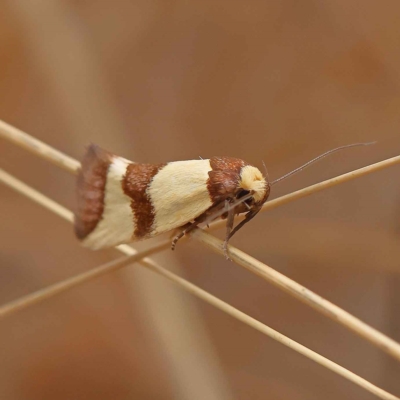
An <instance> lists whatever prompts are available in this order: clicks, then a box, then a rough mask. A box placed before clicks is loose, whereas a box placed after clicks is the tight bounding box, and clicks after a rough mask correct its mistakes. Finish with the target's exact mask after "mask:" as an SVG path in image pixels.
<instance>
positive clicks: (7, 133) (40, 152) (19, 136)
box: [0, 120, 80, 173]
mask: <svg viewBox="0 0 400 400" xmlns="http://www.w3.org/2000/svg"><path fill="white" fill-rule="evenodd" d="M0 137H2V138H4V139H7V140H8V141H10V142H12V143H14V144H16V145H17V146H19V147H22V148H23V149H25V150H27V151H29V152H31V153H33V154H35V155H37V156H39V157H42V158H44V159H45V160H46V161H49V162H51V163H53V164H54V165H57V167H60V168H63V169H65V170H66V171H68V172H73V173H76V172H77V171H78V169H79V167H80V163H79V161H77V160H75V159H73V158H72V157H69V156H67V155H66V154H64V153H62V152H61V151H58V150H56V149H55V148H53V147H51V146H49V145H48V144H46V143H43V142H42V141H40V140H38V139H35V138H34V137H33V136H31V135H28V134H27V133H25V132H23V131H21V130H20V129H18V128H15V127H14V126H12V125H10V124H7V123H6V122H4V121H2V120H0Z"/></svg>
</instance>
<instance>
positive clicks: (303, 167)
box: [270, 142, 376, 186]
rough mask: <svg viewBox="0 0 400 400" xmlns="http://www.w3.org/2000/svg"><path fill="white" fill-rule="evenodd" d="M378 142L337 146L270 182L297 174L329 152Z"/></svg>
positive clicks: (276, 181) (273, 183) (273, 182)
mask: <svg viewBox="0 0 400 400" xmlns="http://www.w3.org/2000/svg"><path fill="white" fill-rule="evenodd" d="M375 143H376V142H368V143H353V144H347V145H346V146H340V147H336V149H332V150H329V151H327V152H325V153H323V154H321V155H319V156H318V157H315V158H313V159H312V160H310V161H308V162H306V163H305V164H303V165H302V166H300V167H298V168H296V169H294V170H293V171H290V172H288V173H287V174H285V175H283V176H281V177H280V178H278V179H275V180H274V181H272V182H271V183H270V185H271V186H272V185H275V183H278V182H280V181H283V180H284V179H286V178H289V176H292V175H294V174H296V173H297V172H300V171H302V170H303V169H305V168H307V167H308V166H309V165H311V164H314V163H315V162H317V161H319V160H321V159H322V158H324V157H326V156H328V155H329V154H332V153H335V152H337V151H340V150H343V149H348V148H349V147H357V146H369V145H371V144H375Z"/></svg>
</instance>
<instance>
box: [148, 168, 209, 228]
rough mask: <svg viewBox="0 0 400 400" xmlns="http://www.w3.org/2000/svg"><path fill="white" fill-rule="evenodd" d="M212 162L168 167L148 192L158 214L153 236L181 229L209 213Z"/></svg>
mask: <svg viewBox="0 0 400 400" xmlns="http://www.w3.org/2000/svg"><path fill="white" fill-rule="evenodd" d="M210 170H211V167H210V162H209V160H188V161H176V162H171V163H168V164H167V165H166V166H165V167H164V168H162V169H161V170H160V171H159V172H158V173H157V175H155V176H154V177H153V180H152V182H151V184H150V186H149V188H148V190H147V193H148V195H149V196H150V198H151V201H152V204H153V206H154V210H155V217H154V223H153V229H152V231H151V233H150V236H156V235H158V234H160V233H163V232H167V231H170V230H172V229H175V228H178V227H181V226H183V225H185V224H186V223H188V222H190V221H193V220H194V219H195V218H197V217H198V216H200V215H201V214H203V213H204V212H205V211H206V210H208V209H209V208H210V207H211V206H212V205H213V202H212V201H211V197H210V194H209V191H208V187H207V183H208V178H209V176H208V172H209V171H210Z"/></svg>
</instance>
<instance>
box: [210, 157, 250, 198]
mask: <svg viewBox="0 0 400 400" xmlns="http://www.w3.org/2000/svg"><path fill="white" fill-rule="evenodd" d="M210 165H211V168H212V171H210V172H209V173H208V176H209V178H208V180H207V189H208V192H209V194H210V198H211V201H212V202H213V204H215V203H219V202H221V201H223V200H225V199H226V198H227V197H229V196H231V195H234V194H235V192H236V190H237V188H238V185H239V181H240V172H241V170H242V168H243V167H244V166H245V165H248V164H247V163H246V162H245V161H243V160H241V159H240V158H233V157H212V158H211V159H210Z"/></svg>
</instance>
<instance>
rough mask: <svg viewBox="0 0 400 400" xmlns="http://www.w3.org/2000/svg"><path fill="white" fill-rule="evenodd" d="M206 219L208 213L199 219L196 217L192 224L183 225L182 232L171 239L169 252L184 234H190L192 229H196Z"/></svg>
mask: <svg viewBox="0 0 400 400" xmlns="http://www.w3.org/2000/svg"><path fill="white" fill-rule="evenodd" d="M207 217H208V213H207V212H205V213H203V214H201V215H200V216H199V217H197V218H196V219H195V220H194V222H189V223H188V224H186V225H184V226H183V227H182V230H181V231H180V232H179V233H178V234H177V235H176V236H175V237H174V238H173V239H172V243H171V250H175V246H176V243H177V242H178V240H179V239H182V238H183V237H184V236H185V235H186V234H188V233H189V232H191V231H192V230H193V229H194V228H197V226H198V225H199V224H201V223H202V222H203V221H205V220H206V219H207Z"/></svg>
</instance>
